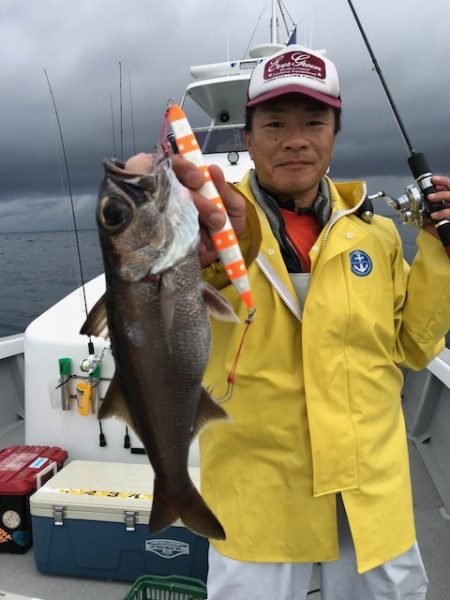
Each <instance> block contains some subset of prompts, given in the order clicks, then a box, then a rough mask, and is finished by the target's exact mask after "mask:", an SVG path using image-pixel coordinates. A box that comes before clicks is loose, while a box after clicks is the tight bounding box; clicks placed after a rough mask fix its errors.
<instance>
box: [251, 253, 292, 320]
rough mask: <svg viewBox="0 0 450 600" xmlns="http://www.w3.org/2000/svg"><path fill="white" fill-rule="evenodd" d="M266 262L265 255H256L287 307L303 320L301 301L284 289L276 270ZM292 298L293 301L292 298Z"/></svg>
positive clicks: (259, 265) (260, 266) (264, 272)
mask: <svg viewBox="0 0 450 600" xmlns="http://www.w3.org/2000/svg"><path fill="white" fill-rule="evenodd" d="M265 263H266V259H265V257H264V255H262V254H261V253H259V255H258V256H257V257H256V264H257V265H258V267H259V268H260V269H261V272H262V274H263V275H264V277H265V278H266V279H267V281H268V282H269V283H270V285H271V286H272V287H273V288H274V289H275V291H276V293H277V294H278V296H279V297H280V298H281V300H282V301H283V303H284V304H285V305H286V307H287V308H288V309H289V311H290V312H291V313H292V314H293V315H294V317H295V318H296V319H298V320H299V321H301V320H302V309H301V307H300V303H299V302H298V301H297V298H294V297H293V296H291V294H289V293H285V292H284V291H283V288H285V285H284V283H283V282H282V281H281V279H280V278H279V277H278V275H277V273H276V272H275V270H273V269H271V268H270V265H266V264H265ZM289 296H291V297H289ZM291 298H292V300H293V301H292V300H291Z"/></svg>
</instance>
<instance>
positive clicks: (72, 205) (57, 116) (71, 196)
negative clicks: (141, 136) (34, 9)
mask: <svg viewBox="0 0 450 600" xmlns="http://www.w3.org/2000/svg"><path fill="white" fill-rule="evenodd" d="M44 74H45V78H46V79H47V84H48V89H49V91H50V97H51V99H52V103H53V108H54V110H55V117H56V123H57V125H58V131H59V137H60V140H61V148H62V152H63V159H64V168H65V174H66V182H67V189H68V193H69V199H70V208H71V212H72V221H73V230H74V233H75V240H76V249H77V256H78V267H79V270H80V278H81V289H82V292H83V301H84V310H85V311H86V315H87V314H88V306H87V299H86V290H85V280H84V273H83V263H82V260H81V252H80V241H79V237H78V227H77V220H76V218H75V207H74V204H73V195H72V184H71V181H70V173H69V165H68V162H67V154H66V147H65V144H64V137H63V134H62V128H61V123H60V120H59V114H58V109H57V107H56V101H55V96H54V94H53V90H52V86H51V84H50V79H49V77H48V74H47V71H46V70H45V69H44ZM90 340H91V337H90V336H89V343H90V344H91V343H92V342H91V341H90Z"/></svg>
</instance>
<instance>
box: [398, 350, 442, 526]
mask: <svg viewBox="0 0 450 600" xmlns="http://www.w3.org/2000/svg"><path fill="white" fill-rule="evenodd" d="M403 412H404V415H405V420H406V425H407V428H408V435H409V437H410V439H411V441H412V442H413V443H414V445H415V446H416V447H417V449H418V451H419V453H420V455H421V457H422V459H423V461H424V463H425V466H426V467H427V470H428V472H429V474H430V477H431V479H432V481H433V483H434V485H435V487H436V489H437V491H438V493H439V495H440V497H441V500H442V502H443V506H442V508H441V509H440V512H441V514H442V516H443V517H445V518H446V519H449V520H450V462H449V460H448V457H449V456H450V436H449V435H448V424H449V423H450V349H449V348H445V349H444V350H443V351H442V352H441V353H440V354H439V356H437V357H436V358H435V359H434V360H433V361H431V363H430V364H429V365H428V367H427V368H426V369H424V370H422V371H408V372H407V373H406V376H405V385H404V388H403Z"/></svg>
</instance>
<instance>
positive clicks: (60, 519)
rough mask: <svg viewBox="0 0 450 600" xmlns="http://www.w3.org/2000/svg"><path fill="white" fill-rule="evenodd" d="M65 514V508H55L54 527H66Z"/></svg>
mask: <svg viewBox="0 0 450 600" xmlns="http://www.w3.org/2000/svg"><path fill="white" fill-rule="evenodd" d="M65 512H66V507H65V506H53V525H64V517H65Z"/></svg>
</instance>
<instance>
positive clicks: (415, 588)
mask: <svg viewBox="0 0 450 600" xmlns="http://www.w3.org/2000/svg"><path fill="white" fill-rule="evenodd" d="M338 519H339V549H340V559H339V560H336V561H331V562H324V563H321V565H320V597H321V600H425V598H426V592H427V586H428V579H427V576H426V573H425V568H424V566H423V562H422V558H421V556H420V552H419V548H418V546H417V543H415V544H414V545H413V546H412V548H410V549H409V550H408V551H407V552H405V553H404V554H402V555H401V556H397V557H396V558H394V559H393V560H390V561H388V562H386V563H384V564H383V565H381V566H379V567H377V568H375V569H372V570H370V571H367V572H366V573H363V574H362V575H360V574H359V573H358V572H357V570H356V557H355V552H354V548H353V542H352V538H351V534H350V528H349V525H348V521H347V517H346V515H345V510H344V508H343V506H342V501H340V499H339V501H338ZM312 569H313V564H312V563H251V562H241V561H237V560H233V559H231V558H227V557H225V556H223V555H221V554H219V553H218V552H217V551H216V550H214V548H212V547H210V551H209V573H208V600H307V593H308V590H309V586H310V581H311V574H312Z"/></svg>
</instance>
